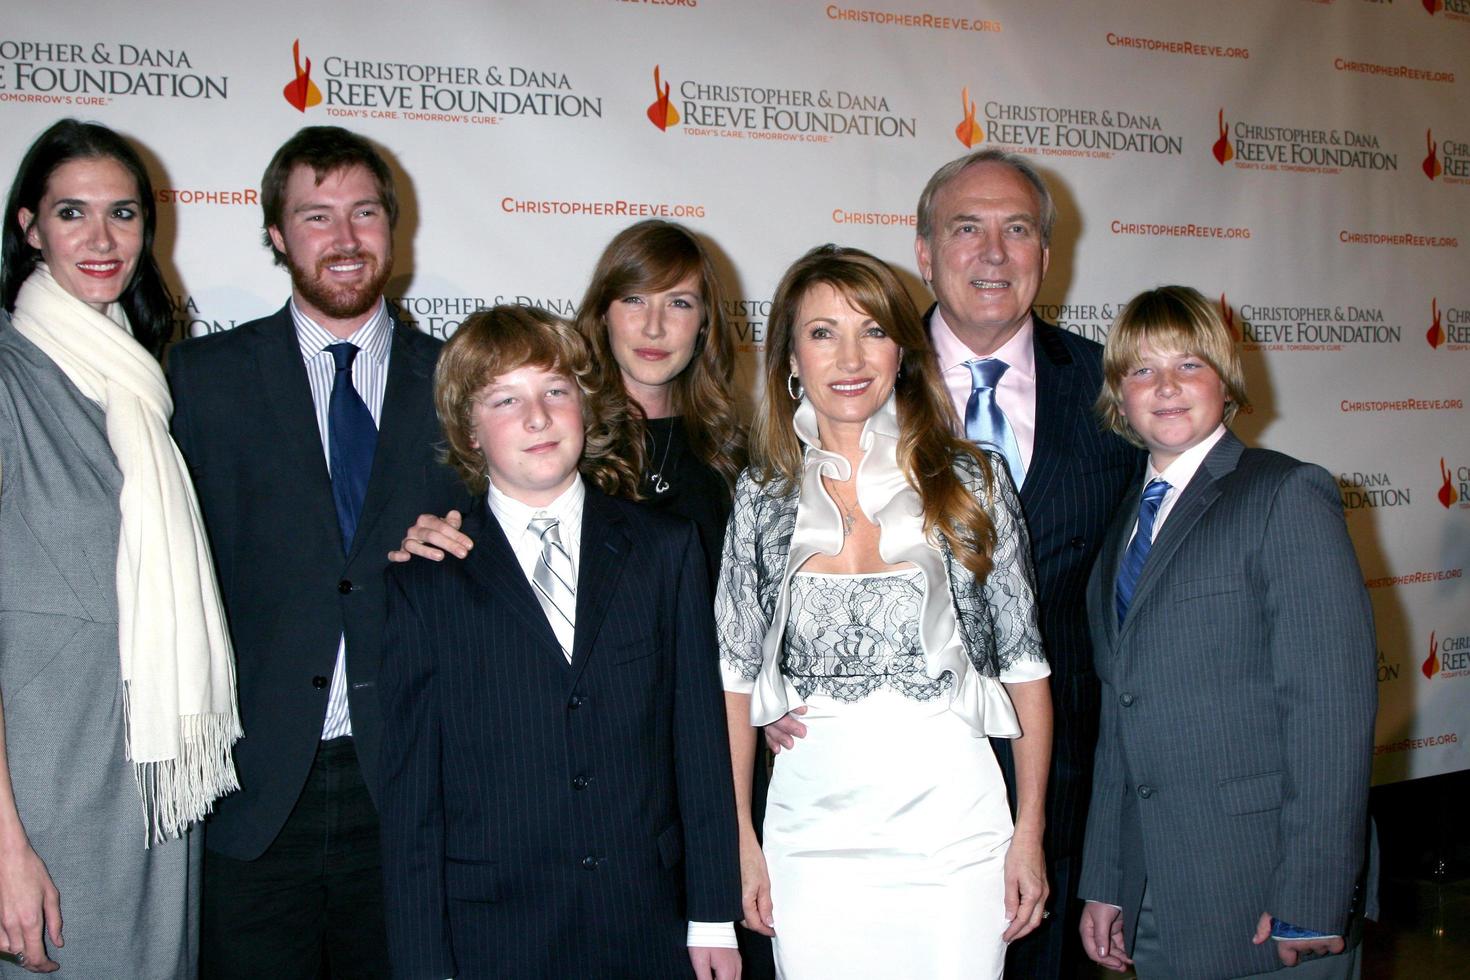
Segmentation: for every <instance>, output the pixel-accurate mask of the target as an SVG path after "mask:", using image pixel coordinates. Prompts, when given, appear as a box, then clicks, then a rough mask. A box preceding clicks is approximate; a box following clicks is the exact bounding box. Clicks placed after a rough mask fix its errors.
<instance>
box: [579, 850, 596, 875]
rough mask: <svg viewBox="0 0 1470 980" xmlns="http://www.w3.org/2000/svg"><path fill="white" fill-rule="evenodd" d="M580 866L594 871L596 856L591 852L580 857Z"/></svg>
mask: <svg viewBox="0 0 1470 980" xmlns="http://www.w3.org/2000/svg"><path fill="white" fill-rule="evenodd" d="M582 867H584V868H586V869H587V870H588V871H596V870H597V858H595V857H593V856H592V855H591V854H589V855H587V856H586V857H584V858H583V859H582Z"/></svg>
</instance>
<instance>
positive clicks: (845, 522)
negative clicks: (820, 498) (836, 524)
mask: <svg viewBox="0 0 1470 980" xmlns="http://www.w3.org/2000/svg"><path fill="white" fill-rule="evenodd" d="M827 495H828V496H830V497H831V498H832V501H833V502H834V503H835V504H837V510H838V511H839V512H840V513H841V514H842V533H843V535H844V536H846V535H849V534H851V533H852V528H853V525H855V524H856V523H857V514H856V510H857V502H856V501H854V502H853V506H852V507H848V506H847V502H846V501H845V500H843V499H842V495H841V494H839V493H838V492H837V489H836V487H834V486H830V485H829V486H828V487H827Z"/></svg>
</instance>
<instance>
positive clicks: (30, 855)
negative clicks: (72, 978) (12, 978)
mask: <svg viewBox="0 0 1470 980" xmlns="http://www.w3.org/2000/svg"><path fill="white" fill-rule="evenodd" d="M43 930H44V931H45V934H46V935H47V936H49V937H50V939H51V945H52V946H55V947H57V948H60V947H61V946H62V945H63V943H62V940H61V894H60V892H58V891H57V890H56V886H55V885H53V884H52V883H51V875H50V873H49V872H48V871H47V870H46V864H45V862H44V861H42V860H41V858H40V856H39V855H38V854H36V852H35V851H34V850H33V849H32V848H31V845H30V843H29V842H26V841H23V840H22V841H20V842H17V843H13V844H10V845H0V949H3V950H5V951H6V952H8V953H12V954H14V956H15V961H16V962H17V963H19V964H20V965H21V966H23V967H25V968H26V969H27V970H30V971H31V972H32V973H54V972H55V971H56V970H59V969H60V968H61V964H60V963H57V962H56V961H55V960H53V959H51V958H50V957H49V956H47V955H46V944H45V942H44V941H43V940H42V931H43Z"/></svg>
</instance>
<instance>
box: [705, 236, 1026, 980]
mask: <svg viewBox="0 0 1470 980" xmlns="http://www.w3.org/2000/svg"><path fill="white" fill-rule="evenodd" d="M955 428H956V425H955V420H954V418H953V409H952V408H951V407H950V403H949V399H948V397H947V395H946V394H945V392H944V390H943V387H942V385H941V383H940V380H939V377H938V373H937V369H936V367H935V366H934V356H933V352H932V351H931V350H930V347H929V341H928V336H927V334H926V332H925V330H924V327H923V324H922V322H921V320H920V318H919V314H918V311H917V310H916V309H915V308H914V306H913V303H912V301H911V300H910V299H909V298H908V295H907V293H905V291H904V290H903V287H902V285H901V284H900V283H899V282H898V280H897V278H896V277H895V276H894V274H893V272H892V270H890V269H889V268H888V267H887V266H886V265H884V264H883V263H882V262H880V261H879V260H878V259H876V258H874V257H872V256H871V255H868V254H867V253H865V252H860V251H857V250H855V249H844V248H838V247H835V246H831V245H828V246H822V247H820V248H817V249H814V250H812V251H811V252H809V253H807V254H806V255H805V256H803V257H802V258H801V259H799V260H798V261H797V262H796V264H795V265H793V266H792V267H791V268H790V269H789V270H787V272H786V275H785V276H784V278H783V279H782V281H781V284H780V286H779V287H778V288H777V291H776V296H775V300H774V302H773V304H772V311H771V318H770V321H769V326H768V331H767V343H766V393H765V399H764V402H763V404H762V407H761V409H760V410H759V412H758V414H757V418H756V422H755V426H754V429H753V432H752V436H751V449H750V452H751V465H750V467H749V468H748V469H747V471H746V472H745V473H744V474H743V475H742V476H741V478H740V481H739V484H738V486H737V488H736V492H735V504H734V512H733V514H732V515H731V519H730V526H729V530H728V532H727V534H726V540H725V550H724V555H723V562H722V566H721V571H720V583H719V589H718V595H717V598H716V603H715V612H716V616H717V619H718V621H719V630H720V647H721V662H722V668H723V671H724V676H725V689H726V695H725V696H726V709H727V713H728V716H729V724H730V748H731V755H732V757H733V762H734V771H735V772H736V773H737V774H741V773H743V774H745V778H744V779H742V778H741V777H740V776H739V775H737V776H736V782H737V785H736V788H735V789H736V803H737V807H738V809H739V811H740V834H741V863H742V878H743V882H742V886H743V892H744V900H745V916H746V918H745V923H744V924H745V925H746V926H747V927H748V928H751V929H754V930H756V931H758V932H763V933H766V934H768V935H769V934H772V932H773V930H774V935H775V948H776V963H777V971H778V973H779V974H780V975H781V976H782V977H785V978H788V980H806V978H826V977H839V976H840V977H874V978H878V977H882V978H894V977H924V978H946V977H999V976H1000V975H1001V972H1002V969H1003V966H1004V961H1005V945H1006V943H1007V942H1009V941H1011V940H1013V939H1016V938H1019V937H1020V936H1022V935H1025V934H1026V933H1027V932H1030V931H1031V930H1032V929H1034V928H1035V927H1036V926H1037V925H1038V924H1039V923H1040V921H1041V917H1042V907H1043V905H1044V904H1045V900H1046V891H1047V887H1046V879H1045V871H1044V864H1043V859H1042V853H1041V834H1042V824H1043V819H1044V818H1043V815H1042V808H1043V802H1044V800H1045V796H1046V776H1047V760H1048V757H1049V754H1050V743H1051V698H1050V694H1049V691H1048V686H1047V681H1046V679H1045V678H1046V677H1047V675H1048V674H1049V673H1050V670H1049V668H1048V667H1047V664H1046V660H1045V658H1044V656H1043V654H1042V651H1041V643H1040V639H1039V636H1038V633H1037V628H1036V609H1035V585H1034V582H1033V577H1032V572H1031V568H1030V562H1029V558H1028V557H1027V556H1028V555H1029V548H1028V546H1027V542H1026V533H1025V526H1024V524H1023V523H1022V520H1021V511H1020V504H1019V502H1018V500H1017V497H1016V493H1015V489H1014V488H1013V487H1012V485H1011V482H1010V480H1009V478H1008V477H1007V476H1006V470H1005V466H1004V465H1003V464H1000V463H999V462H996V463H993V462H992V461H991V459H990V458H988V457H987V456H986V455H985V454H984V453H982V452H980V451H978V450H976V449H975V448H974V446H973V445H972V444H970V443H968V442H965V441H963V440H961V439H959V438H957V437H955V436H954V435H953V432H954V431H955ZM800 705H805V706H806V708H807V712H806V714H805V715H804V716H803V718H802V721H803V722H804V723H805V724H806V726H807V730H808V731H807V736H806V738H804V739H802V740H801V742H800V743H799V744H798V745H797V746H796V747H795V749H793V750H790V751H787V752H783V753H781V755H780V756H778V757H777V760H776V767H775V772H774V774H773V776H772V782H771V789H770V800H769V804H768V809H767V812H766V819H765V825H764V829H765V836H764V840H765V844H764V851H762V848H761V846H760V845H759V844H757V842H756V834H755V827H754V826H753V824H752V821H751V817H750V786H749V782H748V780H749V773H750V769H751V765H750V763H751V760H752V757H753V753H754V751H755V739H756V730H757V728H758V727H759V726H762V725H766V724H769V723H771V722H773V721H775V720H776V719H778V718H780V717H782V716H783V715H784V714H786V713H787V712H788V711H789V710H791V709H793V708H796V707H798V706H800ZM987 736H992V737H1002V738H1013V739H1015V757H1016V768H1017V796H1018V798H1017V800H1016V804H1017V806H1016V813H1017V816H1016V820H1015V826H1014V828H1013V826H1012V819H1011V813H1010V808H1009V806H1008V805H1007V800H1006V790H1005V785H1004V782H1003V780H1002V778H1001V774H1000V770H999V768H998V766H997V765H996V761H995V757H994V754H993V752H992V750H991V748H990V744H989V742H988V740H987Z"/></svg>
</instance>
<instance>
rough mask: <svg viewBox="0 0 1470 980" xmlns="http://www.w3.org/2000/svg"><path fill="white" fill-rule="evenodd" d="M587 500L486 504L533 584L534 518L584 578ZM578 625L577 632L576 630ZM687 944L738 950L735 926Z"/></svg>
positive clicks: (570, 490)
mask: <svg viewBox="0 0 1470 980" xmlns="http://www.w3.org/2000/svg"><path fill="white" fill-rule="evenodd" d="M586 501H587V486H586V484H584V483H583V482H582V478H581V477H578V478H577V479H575V480H573V481H572V485H571V486H570V487H567V489H566V490H564V491H562V494H561V496H559V497H557V498H556V499H555V500H553V501H552V502H551V503H549V504H547V505H546V506H544V507H532V506H531V505H530V504H526V503H522V502H521V501H519V500H516V499H515V498H514V497H511V496H509V495H508V494H505V493H503V492H502V491H501V490H500V488H499V487H497V486H496V485H495V484H494V483H493V482H492V483H491V484H490V492H489V494H488V496H487V500H486V505H487V506H488V507H489V508H490V515H491V516H492V517H494V518H495V520H496V521H498V522H499V523H500V529H501V530H502V531H504V532H505V538H506V540H507V541H509V542H510V548H511V550H512V551H513V552H515V556H516V561H517V562H519V563H520V566H521V573H522V574H523V575H525V576H526V581H527V582H529V581H531V574H532V572H533V571H535V568H536V563H537V562H538V561H540V560H541V536H540V535H539V534H537V533H536V532H535V531H533V530H531V519H532V518H534V517H554V518H556V519H557V521H558V522H559V524H560V527H559V528H558V530H559V531H560V532H561V543H562V546H563V547H564V548H566V549H567V554H568V555H570V556H571V559H572V573H573V575H577V576H578V578H579V579H580V574H579V572H578V569H580V568H581V566H582V511H583V507H584V505H585V503H586ZM575 628H576V627H575V625H574V626H573V629H574V630H575ZM685 945H688V946H703V947H707V948H721V949H735V948H736V946H737V944H736V942H735V923H733V922H690V923H689V929H688V934H687V938H686V940H685Z"/></svg>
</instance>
